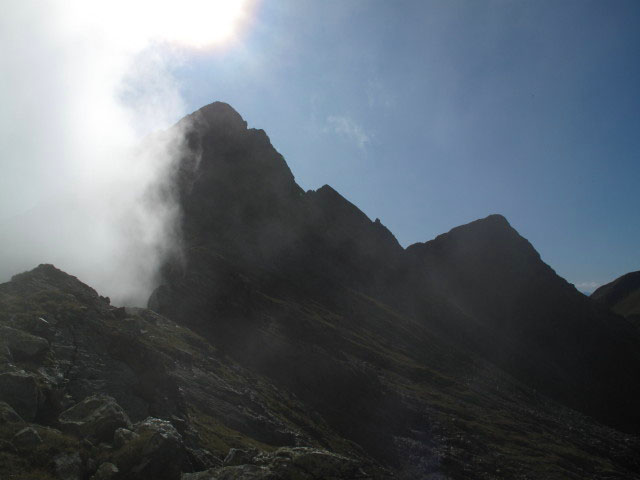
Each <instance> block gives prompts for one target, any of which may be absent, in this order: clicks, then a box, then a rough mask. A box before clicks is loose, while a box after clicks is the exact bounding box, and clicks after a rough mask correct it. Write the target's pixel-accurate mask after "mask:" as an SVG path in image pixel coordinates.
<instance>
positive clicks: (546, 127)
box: [0, 0, 640, 303]
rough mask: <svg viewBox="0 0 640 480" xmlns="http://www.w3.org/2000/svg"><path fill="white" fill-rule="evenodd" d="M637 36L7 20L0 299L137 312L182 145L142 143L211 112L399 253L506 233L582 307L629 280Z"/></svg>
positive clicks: (112, 12) (636, 149) (586, 7)
mask: <svg viewBox="0 0 640 480" xmlns="http://www.w3.org/2000/svg"><path fill="white" fill-rule="evenodd" d="M639 21H640V8H639V6H638V3H637V2H633V1H623V0H621V1H617V2H599V1H591V0H584V1H574V0H566V1H562V2H548V1H540V2H538V1H535V2H534V1H531V2H517V1H503V0H491V1H477V2H476V1H469V2H440V1H428V0H425V1H401V2H387V1H382V0H371V1H361V0H354V1H336V0H334V1H327V2H317V1H311V0H281V1H274V2H272V1H258V0H243V1H241V0H237V1H224V0H209V1H205V0H185V1H180V2H177V1H150V0H142V1H120V0H118V1H110V2H106V1H105V2H103V1H100V2H98V1H82V0H75V1H63V0H60V1H36V0H20V1H18V0H13V1H8V2H3V11H2V15H1V16H0V61H2V65H3V72H2V75H1V76H0V104H1V105H2V109H1V110H0V149H1V150H0V151H1V152H2V159H1V162H2V165H1V167H2V175H0V220H2V221H3V222H4V224H3V225H2V228H0V251H1V253H0V280H1V281H4V280H7V279H8V278H9V277H10V276H11V275H12V274H14V273H16V272H18V271H21V270H26V269H29V268H32V267H33V266H35V265H36V264H38V263H43V262H47V263H54V264H55V265H56V266H58V267H60V268H62V269H64V270H67V271H69V272H71V273H73V274H75V275H77V276H79V277H81V278H83V280H85V281H86V282H88V283H90V284H92V285H94V286H95V287H96V288H98V289H99V290H101V292H103V293H104V294H107V295H111V296H112V297H114V298H116V299H119V300H120V301H122V302H125V301H127V302H136V303H141V302H142V303H143V302H144V298H145V296H146V295H147V294H148V291H149V289H150V288H151V287H152V285H153V282H154V279H153V274H154V268H155V265H156V263H157V258H158V254H159V253H160V254H162V252H166V251H167V249H171V248H174V246H173V245H172V240H171V237H172V234H171V232H172V231H173V229H174V227H175V221H176V218H177V215H179V212H177V211H176V210H175V207H174V206H173V205H172V204H171V201H170V200H167V201H166V202H165V203H163V202H149V201H148V197H149V193H148V192H149V191H152V190H153V189H154V188H157V186H158V185H161V184H162V183H163V182H164V181H165V180H166V176H167V172H169V171H170V170H171V167H172V162H173V160H174V153H175V151H176V150H177V149H178V150H179V144H180V140H181V139H180V138H173V139H167V138H165V139H164V142H165V143H164V144H163V145H155V146H154V149H153V150H151V151H149V150H147V151H146V152H144V153H142V154H141V153H140V149H139V145H140V142H141V141H142V139H144V138H146V137H147V136H148V135H150V134H152V133H153V132H156V131H159V130H165V129H166V128H168V127H169V126H170V125H172V124H174V123H175V122H176V121H177V120H179V119H180V118H181V117H182V116H184V115H186V114H188V113H190V112H192V111H194V110H197V109H198V108H200V107H202V106H203V105H206V104H208V103H211V102H213V101H216V100H221V101H224V102H227V103H229V104H230V105H232V106H233V107H234V108H235V109H236V110H237V111H238V112H239V113H240V114H241V115H242V116H243V117H244V118H245V119H246V120H247V122H248V124H249V126H250V127H255V128H262V129H264V130H265V131H266V132H267V134H268V135H269V137H270V139H271V142H272V144H273V145H274V147H275V148H276V149H277V150H278V151H279V152H281V153H282V154H283V156H284V157H285V159H286V161H287V163H288V164H289V166H290V167H291V170H292V172H293V173H294V175H295V176H296V180H297V181H298V183H299V184H300V185H301V186H302V187H303V188H304V189H316V188H318V187H320V186H322V185H323V184H325V183H326V184H330V185H332V186H333V187H334V188H336V190H338V191H339V192H341V193H342V194H343V195H344V196H345V197H347V198H348V199H349V200H351V201H352V202H353V203H354V204H356V205H357V206H358V207H359V208H361V209H362V210H363V211H364V212H365V213H366V214H367V215H368V216H370V217H371V218H376V217H379V218H380V220H381V221H382V222H383V223H384V224H385V225H386V226H388V227H389V229H390V230H391V231H392V232H393V233H394V234H395V235H396V236H397V238H398V240H399V242H400V243H401V244H402V245H404V246H407V245H409V244H411V243H414V242H418V241H425V240H428V239H431V238H433V237H435V236H436V235H438V234H439V233H443V232H446V231H447V230H449V229H450V228H452V227H454V226H457V225H460V224H464V223H467V222H470V221H472V220H474V219H477V218H482V217H485V216H487V215H489V214H491V213H501V214H503V215H505V216H506V217H507V218H508V220H509V221H510V223H511V224H512V225H513V226H514V227H515V228H516V229H517V230H518V231H519V232H520V233H521V234H522V235H523V236H525V237H526V238H528V239H529V240H530V241H531V243H532V244H533V245H534V246H535V247H536V249H537V250H538V251H539V252H540V254H541V256H542V258H543V260H545V261H546V262H547V263H548V264H550V265H551V266H552V267H553V268H554V269H556V271H557V272H558V273H559V274H560V275H562V276H563V277H565V278H567V279H568V280H569V281H570V282H572V283H574V284H576V286H577V287H578V288H579V289H581V290H584V291H590V290H593V289H594V288H596V287H597V286H598V285H601V284H603V283H606V282H609V281H611V280H612V279H614V278H615V277H617V276H619V275H622V274H624V273H626V272H628V271H632V270H637V269H638V268H640V256H639V254H638V249H637V244H638V242H639V241H640V222H638V219H637V212H636V208H635V205H636V204H637V185H638V181H639V179H640V167H639V165H640V163H639V162H638V158H640V136H639V135H638V128H639V127H640V125H639V123H638V122H639V118H640V117H639V116H638V111H639V108H640V105H639V102H640V90H639V88H640V87H639V86H640V68H639V64H638V58H637V52H638V51H639V49H640V33H639V32H640V29H638V27H637V26H638V22H639ZM135 152H137V153H135ZM25 215H26V216H27V217H28V218H30V219H31V220H29V221H27V220H25V218H27V217H25ZM34 219H37V220H34ZM158 252H159V253H158ZM141 272H142V273H141Z"/></svg>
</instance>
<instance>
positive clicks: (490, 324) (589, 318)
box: [407, 215, 640, 432]
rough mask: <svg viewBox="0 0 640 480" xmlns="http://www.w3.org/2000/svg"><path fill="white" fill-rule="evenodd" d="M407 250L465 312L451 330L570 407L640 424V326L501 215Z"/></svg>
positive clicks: (632, 427)
mask: <svg viewBox="0 0 640 480" xmlns="http://www.w3.org/2000/svg"><path fill="white" fill-rule="evenodd" d="M407 251H408V253H409V254H411V255H413V257H414V258H415V259H416V262H417V263H419V264H420V265H422V268H423V269H424V271H425V272H426V276H427V285H428V286H429V287H430V289H431V290H433V291H440V292H441V293H442V294H443V295H447V297H448V299H449V300H451V301H452V302H453V303H455V305H456V306H457V307H458V308H460V309H461V310H462V311H463V312H464V313H465V314H466V318H464V317H458V319H457V320H456V321H453V322H450V323H449V324H448V325H446V326H444V330H446V331H447V332H448V333H449V335H451V336H455V337H457V338H460V337H462V338H463V339H464V341H465V343H466V344H467V345H469V346H470V347H471V349H472V350H474V351H476V352H478V353H480V354H482V355H483V356H484V357H485V358H487V359H489V360H490V361H492V362H493V363H494V364H496V365H498V366H499V367H501V368H502V369H503V370H505V371H507V372H509V373H510V374H512V375H514V376H516V377H517V378H518V379H520V380H521V381H523V382H524V383H526V384H527V385H531V386H534V387H535V388H537V389H540V390H541V391H544V392H545V393H546V394H547V395H550V396H552V397H553V398H555V399H557V400H559V401H561V402H563V403H565V404H567V405H570V406H571V407H573V408H576V409H579V410H581V411H583V412H586V413H587V414H589V415H591V416H594V417H596V418H598V419H599V420H600V421H602V422H605V423H608V424H610V425H614V426H616V427H617V428H620V429H622V430H625V431H635V432H637V431H638V430H640V412H638V409H637V408H635V407H634V403H635V401H634V399H635V398H638V395H640V382H638V380H637V379H638V378H640V376H639V375H640V370H639V368H640V349H639V348H638V345H640V336H639V335H638V331H637V330H635V329H634V328H632V327H631V326H630V325H629V324H628V322H624V321H622V320H621V319H619V318H617V317H616V316H615V315H611V314H608V313H607V312H605V311H603V309H602V308H600V307H599V306H598V305H597V304H596V303H594V302H593V301H590V300H589V299H588V298H587V297H585V296H584V295H582V294H581V293H579V292H578V291H577V290H576V289H575V288H574V287H573V285H570V284H569V283H567V282H566V281H565V280H564V279H562V278H560V277H559V276H558V275H556V273H555V272H554V271H553V270H552V269H551V268H550V267H549V266H548V265H546V264H545V263H543V262H542V261H541V260H540V256H539V255H538V253H537V252H536V251H535V249H534V248H533V247H532V246H531V244H530V243H529V242H528V241H527V240H526V239H524V238H522V237H521V236H520V235H519V234H518V232H516V231H515V230H514V229H513V228H512V227H511V226H510V225H509V223H508V222H507V221H506V219H505V218H504V217H502V216H500V215H492V216H490V217H487V218H485V219H482V220H478V221H475V222H472V223H470V224H468V225H464V226H461V227H457V228H454V229H453V230H451V231H450V232H449V233H446V234H443V235H440V236H439V237H437V238H436V239H434V240H432V241H430V242H427V243H423V244H416V245H412V246H411V247H409V248H408V249H407ZM426 320H427V321H428V319H426ZM621 366H624V367H623V368H621Z"/></svg>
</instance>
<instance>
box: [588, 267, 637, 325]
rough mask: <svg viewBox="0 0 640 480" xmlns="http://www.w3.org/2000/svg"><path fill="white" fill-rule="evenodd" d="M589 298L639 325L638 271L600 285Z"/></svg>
mask: <svg viewBox="0 0 640 480" xmlns="http://www.w3.org/2000/svg"><path fill="white" fill-rule="evenodd" d="M591 298H592V299H593V300H595V301H597V302H598V303H601V304H602V305H604V306H606V307H607V308H609V309H611V310H612V311H614V312H615V313H617V314H618V315H622V316H623V317H626V318H627V319H629V320H631V321H632V322H634V323H635V324H636V326H640V271H639V272H631V273H627V274H626V275H623V276H621V277H620V278H617V279H615V280H614V281H613V282H611V283H607V284H606V285H603V286H601V287H600V288H598V289H597V290H596V291H595V292H593V293H592V294H591Z"/></svg>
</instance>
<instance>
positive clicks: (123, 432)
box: [113, 428, 140, 448]
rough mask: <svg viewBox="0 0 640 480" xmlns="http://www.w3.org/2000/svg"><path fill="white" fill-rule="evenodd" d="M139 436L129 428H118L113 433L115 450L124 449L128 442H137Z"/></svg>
mask: <svg viewBox="0 0 640 480" xmlns="http://www.w3.org/2000/svg"><path fill="white" fill-rule="evenodd" d="M139 436H140V435H138V434H137V433H136V432H132V431H131V430H129V429H127V428H117V429H116V431H115V432H114V433H113V446H114V447H115V448H122V447H123V446H124V445H125V444H126V443H127V442H130V441H131V440H135V439H136V438H138V437H139Z"/></svg>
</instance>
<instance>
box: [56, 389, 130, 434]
mask: <svg viewBox="0 0 640 480" xmlns="http://www.w3.org/2000/svg"><path fill="white" fill-rule="evenodd" d="M59 422H60V428H61V429H62V430H63V431H66V432H71V433H74V434H75V435H78V436H80V437H85V438H94V439H96V440H103V441H111V440H112V439H113V433H114V432H115V430H116V429H118V428H122V427H125V428H128V427H131V421H130V420H129V417H128V415H127V414H126V413H125V411H124V410H123V409H122V407H121V406H120V405H118V404H117V403H116V401H115V400H114V399H113V398H112V397H110V396H108V395H94V396H91V397H87V398H85V399H84V400H83V401H82V402H80V403H78V404H76V405H74V406H73V407H71V408H69V409H68V410H65V411H64V412H62V413H61V414H60V417H59Z"/></svg>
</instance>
